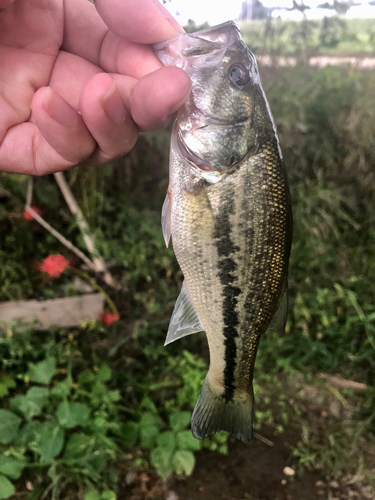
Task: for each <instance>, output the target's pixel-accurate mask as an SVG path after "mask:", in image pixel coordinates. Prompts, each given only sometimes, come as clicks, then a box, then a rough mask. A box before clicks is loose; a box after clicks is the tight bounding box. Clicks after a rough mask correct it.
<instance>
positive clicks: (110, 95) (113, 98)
mask: <svg viewBox="0 0 375 500" xmlns="http://www.w3.org/2000/svg"><path fill="white" fill-rule="evenodd" d="M102 106H103V109H104V112H105V114H106V115H107V116H108V118H109V119H110V120H112V121H113V122H115V123H122V122H123V121H124V120H125V118H126V108H125V105H124V103H123V102H122V99H121V96H120V93H119V91H118V90H117V87H116V84H115V83H113V84H112V87H111V88H110V89H109V90H108V92H107V93H106V95H105V96H104V97H103V98H102Z"/></svg>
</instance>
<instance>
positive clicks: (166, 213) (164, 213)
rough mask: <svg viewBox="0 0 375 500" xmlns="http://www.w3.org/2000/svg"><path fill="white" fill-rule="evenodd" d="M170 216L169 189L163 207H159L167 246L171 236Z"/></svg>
mask: <svg viewBox="0 0 375 500" xmlns="http://www.w3.org/2000/svg"><path fill="white" fill-rule="evenodd" d="M171 216H172V203H171V195H170V194H169V189H168V191H167V194H166V196H165V200H164V203H163V208H162V209H161V226H162V228H163V236H164V241H165V244H166V246H167V248H168V245H169V240H170V238H171Z"/></svg>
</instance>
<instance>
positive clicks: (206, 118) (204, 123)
mask: <svg viewBox="0 0 375 500" xmlns="http://www.w3.org/2000/svg"><path fill="white" fill-rule="evenodd" d="M184 111H185V110H181V111H180V112H179V113H180V114H179V117H180V118H181V121H182V122H185V121H186V122H190V124H191V129H190V128H189V130H203V129H205V128H207V127H210V126H212V125H213V126H216V127H233V126H235V125H240V124H243V123H246V122H247V121H249V120H251V116H245V117H243V118H240V119H238V118H236V119H235V120H230V121H228V120H226V119H225V118H219V117H217V116H211V115H207V114H205V113H203V112H202V111H201V110H200V109H198V108H195V109H194V111H192V110H189V115H190V119H189V120H187V119H186V118H185V117H184Z"/></svg>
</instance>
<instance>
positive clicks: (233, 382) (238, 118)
mask: <svg viewBox="0 0 375 500" xmlns="http://www.w3.org/2000/svg"><path fill="white" fill-rule="evenodd" d="M155 52H156V54H157V55H158V57H159V58H160V59H161V60H162V62H163V63H164V64H174V65H177V66H180V67H182V68H183V69H184V70H185V71H186V72H187V74H188V75H189V76H190V78H191V80H192V92H191V95H190V97H189V99H188V100H187V102H186V103H185V105H184V106H183V108H182V109H181V110H180V111H179V114H178V118H177V120H176V122H175V124H174V127H173V132H172V138H171V153H170V183H169V189H168V193H167V197H166V201H165V203H164V207H163V216H162V222H163V231H164V237H165V240H166V243H167V244H168V241H169V237H170V235H171V236H172V240H173V249H174V252H175V254H176V257H177V260H178V262H179V265H180V267H181V270H182V272H183V274H184V278H185V281H184V285H183V287H182V291H181V294H180V296H179V298H178V300H177V302H176V306H175V309H174V312H173V315H172V318H171V323H170V327H169V330H168V335H167V341H166V344H167V343H169V342H172V341H174V340H177V339H178V338H181V337H183V336H185V335H189V334H191V333H194V332H196V331H201V330H204V331H205V332H206V334H207V339H208V344H209V349H210V368H209V371H208V374H207V377H206V380H205V382H204V385H203V387H202V391H201V394H200V396H199V399H198V402H197V404H196V407H195V409H194V413H193V416H192V431H193V434H194V436H195V437H197V438H199V439H203V438H205V437H207V436H209V435H212V434H214V433H215V432H217V431H219V430H221V429H223V430H226V431H228V432H230V433H231V434H233V435H234V436H236V437H237V438H239V439H241V440H242V441H244V442H247V441H250V440H251V438H252V419H253V389H252V378H253V368H254V363H255V357H256V352H257V348H258V344H259V339H260V337H261V335H262V334H263V333H265V332H266V331H267V329H269V328H274V329H276V330H277V331H280V332H282V331H283V330H284V327H285V320H286V313H287V274H288V260H289V253H290V245H291V241H292V212H291V205H290V196H289V188H288V181H287V177H286V172H285V169H284V165H283V162H282V156H281V151H280V147H279V144H278V139H277V135H276V130H275V126H274V124H273V121H272V116H271V113H270V110H269V107H268V103H267V100H266V97H265V95H264V92H263V90H262V87H261V84H260V79H259V73H258V68H257V65H256V61H255V58H254V56H253V54H252V53H251V52H250V51H249V50H248V48H247V47H246V45H245V44H244V43H243V41H242V38H241V35H240V32H239V30H238V27H237V25H236V24H235V23H233V22H228V23H225V24H223V25H219V26H217V27H213V28H209V29H207V30H202V31H200V32H196V33H194V34H191V35H189V34H182V35H181V36H179V37H178V38H177V39H175V40H172V41H169V42H164V43H162V44H158V45H157V46H156V47H155Z"/></svg>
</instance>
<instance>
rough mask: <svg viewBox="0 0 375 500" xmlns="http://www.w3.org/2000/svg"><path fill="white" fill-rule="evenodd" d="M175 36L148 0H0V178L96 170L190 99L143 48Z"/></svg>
mask: <svg viewBox="0 0 375 500" xmlns="http://www.w3.org/2000/svg"><path fill="white" fill-rule="evenodd" d="M180 31H182V29H181V28H180V27H179V25H178V24H177V22H176V21H175V20H174V19H173V18H171V17H170V16H169V14H168V13H167V11H166V10H165V9H164V8H163V7H162V6H161V5H160V4H159V3H158V1H157V0H96V8H95V7H94V5H93V4H91V3H90V2H89V1H88V0H33V1H32V2H30V0H0V171H1V170H2V171H5V172H17V173H22V174H29V175H44V174H48V173H52V172H57V171H61V170H66V169H68V168H71V167H74V166H76V165H77V164H80V165H90V166H91V165H102V164H105V163H108V162H110V161H111V160H113V159H115V158H117V157H119V156H121V155H123V154H125V153H127V152H128V151H130V150H131V149H132V147H133V146H134V144H135V142H136V140H137V135H138V131H139V130H157V129H160V128H163V127H164V126H166V125H167V123H168V122H169V121H170V120H171V118H172V115H173V114H174V112H175V111H177V109H178V108H179V107H180V106H181V104H182V103H183V101H184V100H185V98H186V97H187V94H188V93H189V91H190V80H189V79H188V77H187V76H186V74H185V73H184V72H183V71H182V70H180V69H178V68H175V67H162V64H161V63H160V62H159V60H158V59H157V58H156V56H155V55H154V53H153V52H152V49H151V47H150V46H149V45H147V44H149V43H156V42H160V41H162V40H166V39H169V38H173V37H175V36H177V35H178V34H179V33H180Z"/></svg>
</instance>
